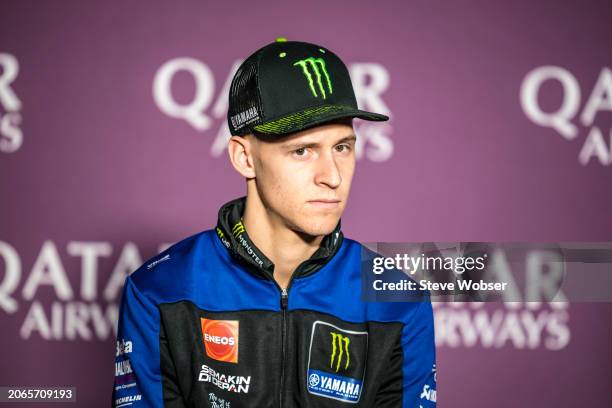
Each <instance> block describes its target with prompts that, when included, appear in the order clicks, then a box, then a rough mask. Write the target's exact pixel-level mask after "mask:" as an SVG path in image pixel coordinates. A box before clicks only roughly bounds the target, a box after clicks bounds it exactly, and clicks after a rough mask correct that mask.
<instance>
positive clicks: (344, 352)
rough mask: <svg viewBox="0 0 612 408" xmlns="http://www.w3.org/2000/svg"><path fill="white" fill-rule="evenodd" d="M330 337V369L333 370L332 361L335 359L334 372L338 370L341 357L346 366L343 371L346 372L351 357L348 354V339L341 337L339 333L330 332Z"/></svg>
mask: <svg viewBox="0 0 612 408" xmlns="http://www.w3.org/2000/svg"><path fill="white" fill-rule="evenodd" d="M329 334H331V336H332V355H331V362H330V367H332V368H334V359H336V362H337V363H336V370H335V371H336V372H338V370H339V369H340V362H341V361H342V357H343V356H344V359H345V360H346V365H345V366H344V369H345V370H347V369H348V368H349V364H350V361H351V355H350V353H349V343H350V342H351V341H350V340H349V338H348V337H346V336H343V335H341V334H340V333H334V332H330V333H329ZM336 343H337V344H338V345H337V346H336Z"/></svg>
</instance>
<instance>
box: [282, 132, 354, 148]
mask: <svg viewBox="0 0 612 408" xmlns="http://www.w3.org/2000/svg"><path fill="white" fill-rule="evenodd" d="M356 140H357V136H355V134H350V135H348V136H346V137H343V138H342V139H340V140H338V141H337V142H336V143H334V145H337V144H340V143H346V142H354V141H356ZM320 146H321V144H320V143H317V142H311V143H309V142H302V143H300V142H293V143H291V142H289V143H286V144H283V145H282V148H284V149H300V148H304V147H320Z"/></svg>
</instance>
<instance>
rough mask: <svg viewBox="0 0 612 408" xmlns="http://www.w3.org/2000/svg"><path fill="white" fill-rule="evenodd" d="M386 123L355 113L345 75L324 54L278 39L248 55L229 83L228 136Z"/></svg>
mask: <svg viewBox="0 0 612 408" xmlns="http://www.w3.org/2000/svg"><path fill="white" fill-rule="evenodd" d="M346 117H351V118H360V119H365V120H369V121H385V120H388V119H389V117H388V116H386V115H382V114H380V113H374V112H368V111H364V110H361V109H358V108H357V100H356V98H355V91H354V90H353V84H352V83H351V78H350V76H349V72H348V69H347V68H346V65H344V63H343V62H342V60H341V59H340V58H339V57H338V56H337V55H336V54H334V53H333V52H332V51H330V50H329V49H327V48H325V47H323V46H320V45H316V44H311V43H307V42H300V41H287V40H286V39H285V38H283V37H279V38H277V39H276V41H275V42H273V43H271V44H268V45H266V46H264V47H262V48H260V49H259V50H257V51H255V52H254V53H253V54H251V55H250V56H249V57H248V58H247V59H246V60H245V61H244V62H243V63H242V64H241V65H240V67H239V68H238V70H237V71H236V74H235V75H234V77H233V78H232V83H231V86H230V92H229V109H228V112H227V122H228V125H229V129H230V133H231V134H232V135H237V136H242V135H245V134H248V133H263V134H269V135H279V136H280V135H285V134H288V133H293V132H297V131H300V130H303V129H306V128H309V127H312V126H316V125H319V124H322V123H324V122H328V121H332V120H335V119H339V118H346Z"/></svg>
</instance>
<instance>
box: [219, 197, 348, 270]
mask: <svg viewBox="0 0 612 408" xmlns="http://www.w3.org/2000/svg"><path fill="white" fill-rule="evenodd" d="M245 204H246V197H240V198H237V199H235V200H232V201H230V202H228V203H225V204H224V205H223V206H222V207H221V208H220V209H219V217H218V220H217V228H216V231H217V236H218V237H219V239H220V240H221V242H222V243H223V245H225V247H226V248H227V249H228V251H229V252H230V253H231V254H232V256H233V257H234V258H236V259H237V260H238V261H240V262H241V263H243V264H244V265H245V266H247V267H248V268H249V270H251V271H252V272H254V273H255V274H257V275H260V276H262V277H265V278H268V279H273V276H274V263H272V261H271V260H269V259H268V258H267V257H266V256H265V255H264V254H263V252H261V250H259V248H257V247H256V246H255V244H254V243H253V242H252V241H251V239H250V238H249V235H248V234H247V231H246V229H245V228H244V225H243V224H242V215H243V213H244V207H245ZM343 239H344V236H343V234H342V231H341V229H340V221H338V225H336V228H335V229H334V230H333V231H332V232H331V233H330V234H329V235H326V236H325V237H324V238H323V240H322V241H321V246H320V247H319V249H317V250H316V251H315V253H314V254H312V256H311V257H310V258H309V259H307V260H305V261H304V262H302V263H301V264H300V265H299V266H298V267H297V269H296V270H295V271H294V273H293V277H300V276H307V275H311V274H313V273H315V272H316V271H317V270H319V269H320V268H321V267H323V265H325V264H326V263H327V262H328V261H329V260H330V259H331V258H332V257H333V256H334V255H335V254H336V252H337V251H338V249H339V248H340V246H341V245H342V241H343Z"/></svg>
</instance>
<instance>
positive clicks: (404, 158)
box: [0, 0, 612, 407]
mask: <svg viewBox="0 0 612 408" xmlns="http://www.w3.org/2000/svg"><path fill="white" fill-rule="evenodd" d="M611 21H612V5H611V3H610V2H609V1H584V2H576V1H566V0H563V1H559V0H557V1H537V2H534V1H528V0H520V1H507V2H501V1H467V0H456V1H439V0H406V1H384V0H383V1H358V0H354V1H332V2H326V1H322V0H315V1H308V2H279V1H276V2H273V1H265V0H260V1H256V2H255V1H232V2H212V1H179V2H151V1H144V0H131V1H128V2H102V1H96V2H80V1H53V2H51V1H47V2H42V1H7V0H3V1H2V2H1V3H0V327H1V337H0V345H1V347H0V350H1V351H0V353H1V354H0V361H2V369H0V385H3V386H28V385H29V386H51V385H56V386H74V387H76V388H77V401H78V402H77V404H76V405H78V406H84V407H102V406H108V405H109V404H110V399H111V391H112V382H113V375H114V364H113V362H114V353H115V338H114V337H115V331H114V330H115V324H116V317H117V304H118V301H119V294H120V290H121V286H122V285H123V281H124V279H125V276H126V275H127V274H129V273H130V272H132V271H133V270H135V269H136V268H137V267H138V266H139V265H140V264H141V263H142V262H143V261H144V260H146V259H148V258H150V257H151V256H153V255H155V254H157V253H158V252H159V251H160V250H161V249H163V248H165V247H166V246H167V245H169V244H172V243H174V242H177V241H178V240H180V239H182V238H184V237H186V236H188V235H192V234H195V233H197V232H199V231H202V230H205V229H209V228H212V227H213V226H214V225H215V222H216V215H217V210H218V208H219V207H220V206H221V205H222V204H223V203H225V202H227V201H229V200H231V199H233V198H235V197H238V196H240V195H243V194H245V184H244V181H243V180H242V179H241V178H240V177H239V176H238V175H237V174H236V173H235V172H234V170H233V169H232V168H231V166H230V164H229V162H228V160H227V152H226V149H225V146H226V142H227V138H228V136H229V133H228V128H227V123H226V112H227V99H228V96H227V94H228V86H229V82H230V80H231V78H232V76H233V74H234V71H235V70H236V69H237V67H238V65H239V64H240V62H241V61H242V60H244V59H245V58H246V57H247V56H248V55H249V54H251V53H252V52H254V51H255V50H256V49H258V48H260V47H262V46H264V45H266V44H268V43H270V42H272V41H274V39H275V38H276V37H281V36H282V37H286V38H287V39H288V40H299V41H307V42H314V43H318V44H321V45H323V46H325V47H327V48H329V49H330V50H332V51H334V52H335V53H337V54H338V55H339V56H340V57H341V58H342V59H343V60H344V61H345V62H346V63H347V65H348V67H349V70H350V73H351V77H352V80H353V85H354V87H355V89H356V92H357V97H358V102H359V105H360V107H361V108H363V109H368V110H373V111H375V112H380V113H384V114H387V115H389V116H390V117H391V120H390V121H389V122H383V123H374V122H361V121H360V120H359V119H356V120H355V125H356V131H357V135H358V139H359V144H358V152H357V154H358V157H359V159H358V166H357V173H356V175H355V179H354V183H353V188H352V192H351V200H350V202H349V206H348V209H347V211H346V213H345V215H344V217H343V219H342V225H343V229H344V233H345V235H346V236H348V237H350V238H353V239H357V240H359V241H362V242H373V241H409V242H413V241H414V242H417V241H504V242H506V241H528V242H553V241H562V242H563V241H574V242H576V241H612V216H611V215H612V214H611V209H612V191H611V184H612V167H611V166H612V54H611V53H610V49H611V43H612V24H610V22H611ZM435 317H436V336H437V346H438V349H437V350H438V351H437V353H438V354H437V356H438V357H437V370H438V397H437V398H438V403H439V405H440V406H444V407H488V406H496V407H516V406H555V407H569V406H612V397H611V395H612V394H611V393H610V391H609V390H610V388H609V387H610V377H609V374H608V371H609V367H610V366H611V363H612V353H611V352H610V348H609V339H610V338H611V336H612V325H611V322H612V306H611V304H610V303H603V302H601V303H571V304H554V305H549V304H546V303H542V304H537V305H533V304H521V303H518V304H516V303H514V304H497V305H494V306H491V307H484V308H483V307H480V306H479V305H448V304H445V305H442V304H440V305H436V306H435ZM21 406H25V404H23V405H21ZM36 406H40V404H39V405H36ZM54 406H59V404H58V405H54ZM69 406H75V405H74V404H70V405H69Z"/></svg>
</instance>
